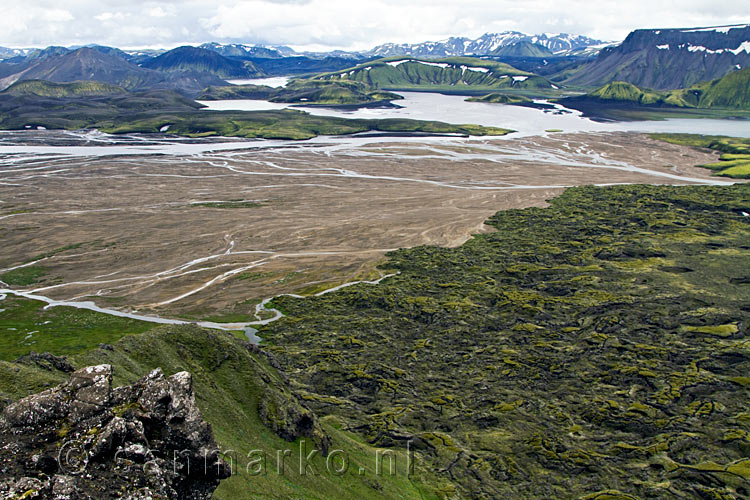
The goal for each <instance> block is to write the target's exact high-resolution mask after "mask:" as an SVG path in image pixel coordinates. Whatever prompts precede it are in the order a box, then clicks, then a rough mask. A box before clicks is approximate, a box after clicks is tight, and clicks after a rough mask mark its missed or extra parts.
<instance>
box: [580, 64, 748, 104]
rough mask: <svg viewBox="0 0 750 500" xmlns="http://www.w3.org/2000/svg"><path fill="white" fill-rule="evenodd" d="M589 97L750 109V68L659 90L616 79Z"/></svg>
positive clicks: (642, 102) (640, 102) (645, 102)
mask: <svg viewBox="0 0 750 500" xmlns="http://www.w3.org/2000/svg"><path fill="white" fill-rule="evenodd" d="M586 98H589V99H598V100H602V101H620V102H628V103H632V104H639V105H642V106H676V107H686V108H690V107H692V108H734V109H750V68H746V69H743V70H739V71H734V72H732V73H729V74H728V75H726V76H724V77H722V78H719V79H717V80H713V81H710V82H703V83H699V84H697V85H694V86H692V87H690V88H688V89H678V90H666V91H658V90H649V89H641V88H639V87H637V86H635V85H633V84H632V83H627V82H612V83H609V84H607V85H604V86H603V87H601V88H599V89H597V90H595V91H593V92H590V93H589V94H587V95H586Z"/></svg>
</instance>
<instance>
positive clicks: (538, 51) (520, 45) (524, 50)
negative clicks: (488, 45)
mask: <svg viewBox="0 0 750 500" xmlns="http://www.w3.org/2000/svg"><path fill="white" fill-rule="evenodd" d="M491 55H493V56H502V57H553V56H554V54H553V53H552V51H551V50H549V49H548V48H547V47H545V46H544V45H539V44H538V43H531V42H528V41H523V42H517V43H514V44H511V45H503V46H502V47H500V48H498V49H497V50H495V51H493V52H492V54H491Z"/></svg>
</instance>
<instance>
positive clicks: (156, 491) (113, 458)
mask: <svg viewBox="0 0 750 500" xmlns="http://www.w3.org/2000/svg"><path fill="white" fill-rule="evenodd" d="M229 473H230V471H229V468H228V466H227V465H226V464H225V463H224V461H223V460H222V459H221V457H220V454H219V450H218V446H217V444H216V442H215V441H214V438H213V434H212V432H211V427H210V426H209V424H207V423H206V422H205V421H204V420H203V416H202V415H201V412H200V410H199V409H198V407H197V406H196V404H195V398H194V393H193V387H192V378H191V376H190V374H189V373H187V372H180V373H176V374H174V375H172V376H171V377H165V376H164V374H163V373H162V371H161V370H159V369H156V370H154V371H152V372H151V373H149V374H148V375H147V376H145V377H143V378H142V379H141V380H139V381H138V382H136V383H135V384H133V385H131V386H125V387H118V388H116V389H113V388H112V367H111V366H110V365H98V366H90V367H87V368H83V369H80V370H78V371H75V372H74V373H72V374H71V376H70V380H69V381H68V382H67V383H64V384H62V385H59V386H57V387H54V388H52V389H48V390H46V391H43V392H41V393H38V394H34V395H31V396H28V397H26V398H24V399H21V400H19V401H17V402H15V403H13V404H10V405H8V406H7V407H6V408H4V410H3V412H2V416H1V417H0V498H65V499H75V498H97V499H99V498H180V499H196V500H197V499H206V498H210V497H211V494H212V493H213V491H214V490H215V489H216V487H217V486H218V485H219V481H220V480H221V479H224V478H226V477H228V475H229Z"/></svg>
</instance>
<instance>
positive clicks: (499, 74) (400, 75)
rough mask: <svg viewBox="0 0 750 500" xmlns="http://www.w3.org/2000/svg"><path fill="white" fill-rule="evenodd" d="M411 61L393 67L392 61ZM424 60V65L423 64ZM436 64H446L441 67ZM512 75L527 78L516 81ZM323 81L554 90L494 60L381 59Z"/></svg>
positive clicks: (452, 88) (395, 86) (408, 87)
mask: <svg viewBox="0 0 750 500" xmlns="http://www.w3.org/2000/svg"><path fill="white" fill-rule="evenodd" d="M403 60H408V61H409V62H406V63H403V64H399V65H397V66H391V65H389V64H388V63H389V62H393V61H403ZM420 61H421V62H420ZM435 64H447V65H449V66H448V67H438V66H435ZM462 66H466V67H468V68H485V69H487V70H489V71H487V72H481V71H471V70H466V71H464V70H463V68H462ZM513 76H521V77H527V78H526V79H525V80H523V81H521V80H514V79H513ZM315 78H316V79H321V80H333V81H357V82H362V83H365V84H367V85H369V86H371V87H375V88H382V89H401V90H449V91H454V92H460V91H462V90H466V91H477V90H492V89H500V88H507V89H509V88H523V89H534V88H551V84H550V82H549V81H548V80H547V79H545V78H543V77H540V76H537V75H534V74H532V73H528V72H525V71H520V70H518V69H516V68H513V67H512V66H509V65H507V64H504V63H499V62H495V61H488V60H484V59H475V58H471V57H450V58H445V59H430V60H427V59H425V60H419V59H417V58H411V57H400V58H399V57H391V58H385V59H378V60H376V61H371V62H368V63H364V64H360V65H358V66H355V67H352V68H349V69H346V70H342V71H336V72H332V73H325V74H322V75H319V76H317V77H315Z"/></svg>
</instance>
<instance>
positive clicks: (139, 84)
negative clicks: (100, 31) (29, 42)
mask: <svg viewBox="0 0 750 500" xmlns="http://www.w3.org/2000/svg"><path fill="white" fill-rule="evenodd" d="M19 80H47V81H51V82H58V83H65V82H75V81H98V82H103V83H109V84H112V85H118V86H120V87H123V88H125V89H127V90H147V89H171V90H177V91H179V92H182V93H184V94H196V93H198V92H200V91H201V90H203V89H204V88H206V87H208V86H210V85H221V84H223V80H221V79H220V78H218V77H217V76H215V75H213V74H210V73H199V72H195V71H193V72H178V73H162V72H158V71H153V70H150V69H145V68H141V67H140V66H136V65H135V64H132V63H130V62H128V61H125V60H124V59H122V58H120V57H117V56H114V55H110V54H104V53H102V52H100V51H98V50H95V49H92V48H88V47H84V48H81V49H78V50H76V51H73V52H69V53H66V54H63V55H58V56H51V57H47V58H45V59H41V60H32V61H29V62H27V63H25V64H20V65H17V67H16V68H15V72H14V73H12V74H9V75H8V76H5V77H4V78H2V79H0V89H2V88H6V87H8V86H9V85H11V84H13V83H15V82H16V81H19Z"/></svg>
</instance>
